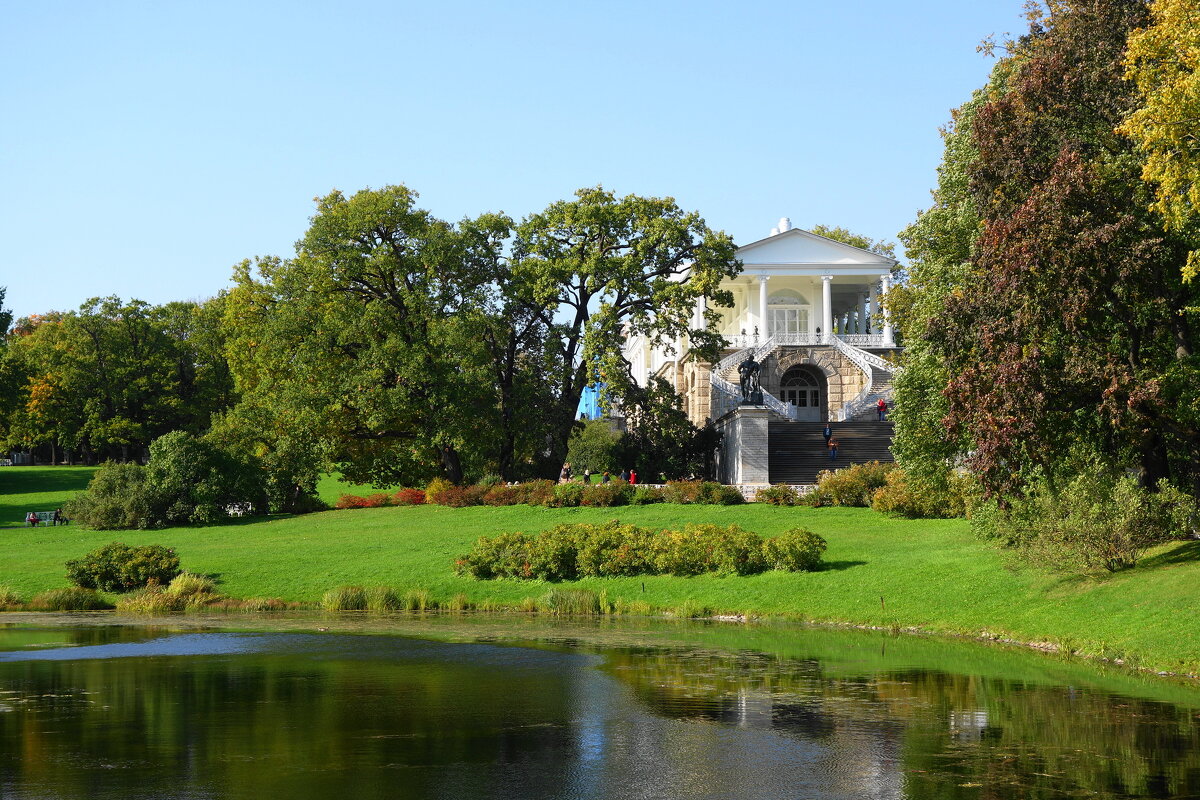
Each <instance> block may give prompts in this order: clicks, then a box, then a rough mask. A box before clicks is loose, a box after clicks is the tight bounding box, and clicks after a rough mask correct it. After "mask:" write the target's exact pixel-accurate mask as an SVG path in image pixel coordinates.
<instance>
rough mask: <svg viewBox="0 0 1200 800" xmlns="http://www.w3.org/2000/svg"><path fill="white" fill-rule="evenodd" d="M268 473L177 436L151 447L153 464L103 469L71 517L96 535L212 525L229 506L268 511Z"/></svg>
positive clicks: (70, 508) (73, 505)
mask: <svg viewBox="0 0 1200 800" xmlns="http://www.w3.org/2000/svg"><path fill="white" fill-rule="evenodd" d="M265 497H266V474H265V472H264V471H263V469H262V467H261V465H259V464H258V463H257V462H255V461H253V460H252V459H249V458H245V457H242V456H240V455H236V454H234V453H232V452H230V451H227V450H225V449H222V448H221V447H219V446H217V445H216V444H214V443H212V442H210V441H209V440H207V439H204V438H200V437H196V436H193V435H192V434H190V433H186V432H184V431H174V432H172V433H168V434H166V435H164V436H160V437H159V438H158V439H156V440H154V442H153V443H152V444H151V445H150V462H149V464H147V465H146V466H145V467H143V466H141V465H139V464H117V463H115V462H108V463H105V464H103V465H102V466H101V467H100V469H98V470H97V471H96V474H95V475H94V476H93V477H92V480H91V482H90V483H88V488H87V491H85V492H82V493H80V494H79V495H77V496H76V497H74V498H73V499H72V500H71V501H69V502H68V503H67V505H66V506H65V507H64V511H65V512H66V515H67V517H68V518H70V519H73V520H75V521H77V522H78V523H79V524H81V525H83V526H84V527H87V528H92V529H94V530H123V529H130V528H142V529H145V528H160V527H163V526H166V525H192V524H195V525H212V524H214V523H216V522H220V521H222V520H224V519H226V518H227V517H228V515H227V514H226V513H225V507H226V506H228V505H230V504H233V503H243V502H247V503H251V504H252V505H254V506H256V507H258V508H260V509H263V510H265V509H264V506H265V499H264V498H265Z"/></svg>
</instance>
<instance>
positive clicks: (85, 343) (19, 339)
mask: <svg viewBox="0 0 1200 800" xmlns="http://www.w3.org/2000/svg"><path fill="white" fill-rule="evenodd" d="M206 315H207V316H206ZM213 322H214V319H213V317H212V311H211V309H209V310H206V308H205V306H201V305H197V304H194V303H172V304H170V305H168V306H163V307H155V306H151V305H149V304H147V303H144V302H142V301H139V300H131V301H128V302H125V301H122V300H120V299H118V298H115V297H108V298H94V299H92V300H89V301H87V302H86V303H84V304H83V305H82V306H81V307H80V308H79V310H78V311H72V312H67V313H59V312H53V313H50V314H46V315H42V316H34V317H28V318H25V319H22V320H19V321H18V322H17V324H16V325H15V326H14V328H13V331H12V332H11V333H10V335H9V337H8V341H9V346H8V347H7V348H6V352H5V353H4V356H3V361H4V365H5V366H4V369H5V370H6V371H7V372H8V374H9V376H10V378H11V381H12V383H13V384H15V386H16V391H15V393H13V394H11V395H10V396H9V397H8V399H7V403H6V406H5V408H4V410H3V417H4V419H5V421H6V426H5V430H4V435H5V443H6V445H7V446H9V447H13V448H19V449H29V448H33V447H37V446H39V445H49V447H50V449H51V453H50V455H51V456H52V457H56V456H57V453H58V452H59V451H65V452H66V453H68V454H76V455H81V456H82V457H83V458H85V459H86V460H89V461H91V460H103V459H105V458H116V459H119V460H122V461H124V460H128V459H131V458H138V457H141V456H142V455H143V454H144V452H145V450H146V448H147V447H148V446H149V444H150V442H151V441H153V440H154V439H155V438H157V437H158V436H161V435H162V434H164V433H166V432H168V431H171V430H176V429H183V430H189V431H193V432H200V431H203V430H204V429H206V428H207V427H208V425H209V418H210V417H211V415H212V414H213V413H214V412H215V411H218V410H220V409H221V408H223V407H225V406H226V405H228V404H229V403H230V402H231V401H232V397H231V386H232V385H231V382H230V377H229V373H228V369H227V368H226V367H225V365H224V356H223V354H222V353H221V348H220V346H219V344H216V343H211V342H210V343H209V344H206V342H207V341H209V339H210V338H211V336H212V335H213V331H212V330H211V328H210V326H211V325H212V324H213Z"/></svg>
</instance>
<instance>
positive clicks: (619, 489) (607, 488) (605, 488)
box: [579, 481, 633, 508]
mask: <svg viewBox="0 0 1200 800" xmlns="http://www.w3.org/2000/svg"><path fill="white" fill-rule="evenodd" d="M631 494H633V490H632V489H631V488H630V486H629V484H627V483H624V482H621V481H618V482H615V483H614V482H609V483H594V484H592V485H591V486H585V487H584V489H583V494H582V496H581V497H580V500H579V504H580V505H584V506H595V507H598V508H608V507H610V506H624V505H628V504H629V500H630V495H631Z"/></svg>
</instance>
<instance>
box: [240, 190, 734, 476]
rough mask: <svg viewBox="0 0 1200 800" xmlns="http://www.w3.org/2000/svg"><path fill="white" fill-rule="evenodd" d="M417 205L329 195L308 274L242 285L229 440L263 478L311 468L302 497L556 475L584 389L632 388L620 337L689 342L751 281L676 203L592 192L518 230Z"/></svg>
mask: <svg viewBox="0 0 1200 800" xmlns="http://www.w3.org/2000/svg"><path fill="white" fill-rule="evenodd" d="M415 200H416V194H415V193H414V192H412V191H410V190H409V189H407V188H405V187H403V186H390V187H385V188H383V189H380V190H364V191H362V192H358V193H357V194H355V195H354V196H352V197H349V198H347V197H345V196H344V195H342V194H341V193H340V192H334V193H332V194H330V195H328V196H327V197H325V198H321V199H320V200H319V201H318V207H317V213H316V215H314V217H313V218H312V224H311V226H310V228H309V231H308V233H307V234H306V235H305V237H304V238H303V239H302V240H301V241H300V242H299V244H298V246H297V254H296V257H295V258H294V259H289V260H282V259H260V260H259V261H258V262H257V263H256V264H253V265H252V264H250V263H249V262H247V263H245V264H243V265H242V266H241V267H239V268H238V271H237V274H236V276H235V280H236V284H237V285H236V288H235V289H234V290H233V292H232V293H231V295H230V298H229V301H228V306H227V311H226V324H227V330H228V333H229V337H230V339H229V357H230V361H231V363H232V364H233V368H234V371H235V374H236V376H237V380H238V387H239V389H240V390H241V391H242V392H243V396H244V401H243V404H242V406H240V407H239V408H238V409H237V411H236V412H235V413H233V414H231V415H229V416H228V417H227V418H226V419H225V420H223V422H222V429H223V430H225V431H227V432H236V431H241V432H243V433H245V434H247V435H249V436H250V437H251V438H252V439H253V440H254V441H253V442H252V444H251V446H252V447H253V448H255V449H256V453H255V454H256V455H257V456H259V457H260V458H262V459H263V460H264V461H265V462H266V463H268V464H271V463H275V462H274V461H273V460H272V455H271V453H270V451H272V450H273V449H277V448H279V447H281V446H285V447H286V448H289V449H290V450H289V452H292V453H293V454H292V455H290V456H288V457H286V458H283V457H281V458H280V459H279V461H278V463H280V464H281V465H282V464H290V465H292V467H296V466H297V465H299V464H301V463H305V462H306V459H304V458H303V457H301V456H299V455H298V454H299V453H302V452H304V451H305V450H307V452H308V453H309V454H310V456H309V458H307V463H308V464H309V465H310V466H308V467H307V470H308V472H307V473H306V474H304V475H302V476H301V475H298V474H297V475H296V476H295V478H296V480H295V481H294V483H295V484H296V486H297V488H300V489H303V488H304V487H305V486H306V485H310V484H311V483H312V481H313V480H315V474H316V472H317V471H319V470H320V469H321V468H323V466H325V465H337V466H338V468H339V469H341V470H342V472H343V473H344V474H346V475H347V477H349V478H351V479H355V480H363V481H373V482H375V483H379V484H394V483H410V482H417V481H421V480H425V479H428V478H430V477H433V476H434V475H438V474H445V475H447V476H448V477H450V478H451V479H452V480H456V481H457V480H462V479H463V478H464V477H471V476H479V475H481V474H482V473H483V472H486V471H493V470H495V471H499V472H500V473H501V474H502V475H503V476H504V477H506V478H511V477H520V476H521V475H522V474H528V473H529V472H530V471H539V470H540V471H546V470H557V466H552V465H554V464H561V462H562V459H563V458H564V457H565V454H566V448H567V440H568V438H569V437H570V434H571V431H572V429H573V428H574V426H575V409H576V408H577V407H578V404H579V397H580V393H581V392H582V390H583V388H584V387H585V386H586V385H588V383H590V382H591V381H593V380H595V379H596V378H597V376H599V375H603V374H604V373H605V371H606V370H607V371H609V372H611V373H612V374H613V375H614V376H616V378H617V379H606V380H607V382H608V383H609V384H610V385H613V386H619V385H625V384H621V383H620V381H619V378H620V377H623V376H627V375H628V366H627V365H625V364H624V363H623V362H622V361H621V360H620V347H621V343H622V341H623V336H624V335H626V333H628V332H629V331H638V332H644V333H648V334H650V335H653V336H660V337H664V338H665V337H674V336H677V335H682V334H683V333H684V332H686V331H687V329H688V323H689V322H690V320H691V314H692V309H693V308H694V303H695V300H696V299H697V298H698V297H700V296H702V295H708V296H711V297H716V298H717V299H718V300H719V299H720V293H719V292H717V290H716V286H717V284H718V283H719V280H720V278H721V277H722V276H724V275H726V274H732V272H733V271H734V270H736V261H735V259H734V258H733V245H732V243H731V242H730V241H729V239H728V237H726V236H724V235H722V234H714V233H713V232H711V231H709V230H708V229H707V227H705V226H704V224H703V221H702V220H700V219H699V217H698V216H697V215H695V214H685V213H684V212H682V211H680V210H679V209H678V207H677V206H675V204H674V202H673V201H670V200H657V199H646V198H636V197H631V198H624V199H622V200H617V199H616V198H615V197H613V196H612V195H611V194H609V193H606V192H603V191H602V190H599V189H597V190H584V191H581V192H580V193H579V197H578V199H577V200H576V201H575V202H566V203H557V204H554V205H552V206H551V207H550V208H549V209H547V211H545V212H543V213H542V214H537V215H533V216H531V217H528V218H526V219H525V220H524V221H522V222H521V223H520V224H519V225H514V224H513V222H512V220H511V219H509V218H508V217H505V216H504V215H499V214H485V215H483V216H481V217H479V218H478V219H474V220H464V221H463V222H462V223H461V224H459V225H457V226H452V225H449V224H447V223H445V222H443V221H441V220H437V219H435V218H433V217H432V216H431V215H430V214H429V213H428V212H426V211H424V210H421V209H419V208H417V207H416V205H415ZM697 344H698V345H707V346H710V347H711V346H715V344H716V339H715V337H713V336H711V335H709V334H701V335H699V336H698V337H697ZM272 419H273V420H275V422H270V420H272ZM250 420H256V422H252V421H250ZM298 420H302V421H303V423H304V429H305V431H306V432H305V434H304V435H303V436H299V437H298V436H297V435H296V434H295V433H294V430H295V427H296V426H295V422H296V421H298ZM263 422H266V426H265V427H264V426H263V425H262V423H263Z"/></svg>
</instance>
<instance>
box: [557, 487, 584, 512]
mask: <svg viewBox="0 0 1200 800" xmlns="http://www.w3.org/2000/svg"><path fill="white" fill-rule="evenodd" d="M582 501H583V484H582V483H563V484H560V485H558V486H555V487H554V495H553V498H552V499H551V501H550V503H549V505H550V506H551V507H552V508H575V507H577V506H578V505H579V504H580V503H581V502H582Z"/></svg>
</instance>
